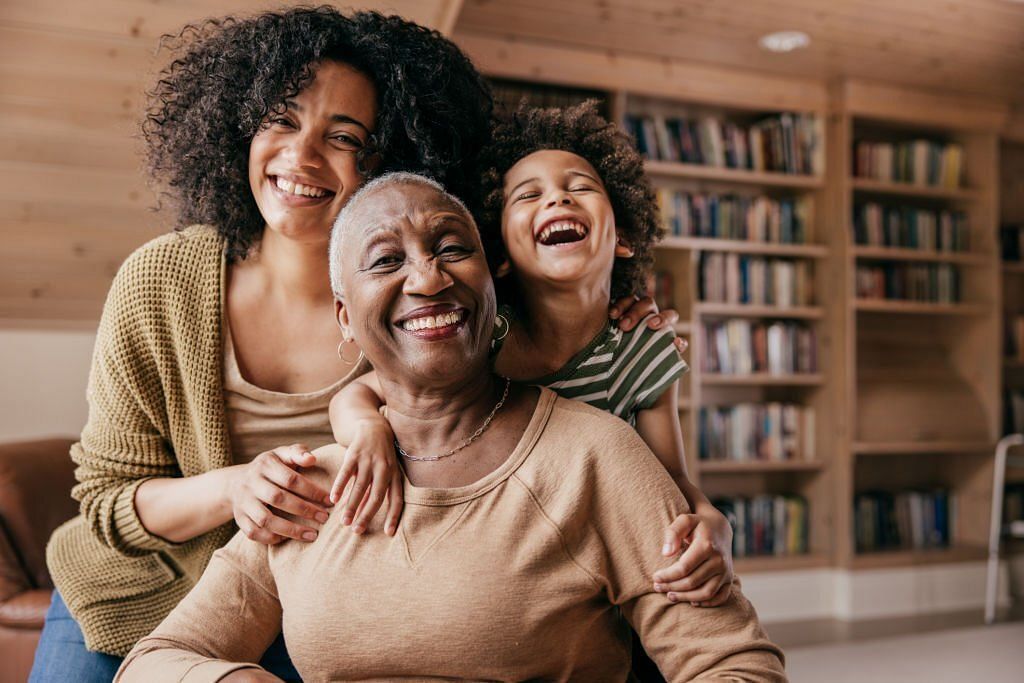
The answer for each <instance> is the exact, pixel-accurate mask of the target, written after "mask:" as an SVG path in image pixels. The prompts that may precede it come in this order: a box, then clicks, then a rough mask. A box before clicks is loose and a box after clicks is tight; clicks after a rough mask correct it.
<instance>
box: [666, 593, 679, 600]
mask: <svg viewBox="0 0 1024 683" xmlns="http://www.w3.org/2000/svg"><path fill="white" fill-rule="evenodd" d="M668 599H669V601H670V602H675V601H676V600H678V599H679V596H677V595H676V594H675V593H669V594H668Z"/></svg>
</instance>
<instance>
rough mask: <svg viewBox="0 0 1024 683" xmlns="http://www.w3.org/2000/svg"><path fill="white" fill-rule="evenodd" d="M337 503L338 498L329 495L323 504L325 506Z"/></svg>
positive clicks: (334, 495)
mask: <svg viewBox="0 0 1024 683" xmlns="http://www.w3.org/2000/svg"><path fill="white" fill-rule="evenodd" d="M337 502H338V497H337V495H336V494H333V493H332V494H331V495H329V496H327V497H325V498H324V504H325V505H334V504H335V503H337Z"/></svg>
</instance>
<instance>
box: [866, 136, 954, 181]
mask: <svg viewBox="0 0 1024 683" xmlns="http://www.w3.org/2000/svg"><path fill="white" fill-rule="evenodd" d="M963 156H964V152H963V147H961V146H960V145H958V144H956V143H943V142H937V141H935V140H910V141H907V142H898V143H891V142H871V141H864V140H862V141H859V142H857V143H856V144H855V156H854V164H855V167H854V174H855V175H856V176H857V177H858V178H871V179H873V180H880V181H883V182H896V183H911V184H913V185H923V186H928V187H945V188H949V189H955V188H958V187H960V176H961V174H962V170H963Z"/></svg>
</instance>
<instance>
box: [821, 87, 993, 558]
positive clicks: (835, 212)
mask: <svg viewBox="0 0 1024 683" xmlns="http://www.w3.org/2000/svg"><path fill="white" fill-rule="evenodd" d="M830 97H831V100H832V102H833V108H834V111H835V112H836V115H835V116H833V117H832V118H831V119H830V120H829V129H828V133H827V136H828V148H827V152H826V157H827V169H826V177H827V178H828V179H829V181H828V182H827V183H826V190H825V194H826V196H827V198H826V205H827V207H828V216H829V220H830V221H831V223H832V224H833V225H835V226H836V230H835V232H834V234H833V236H832V240H831V242H830V245H829V246H830V252H829V253H830V257H831V260H830V261H829V269H830V270H831V272H832V274H833V278H832V281H831V290H830V292H829V293H828V294H826V297H825V300H826V301H831V302H835V303H836V304H838V305H839V310H838V311H837V310H836V308H835V307H834V306H827V305H826V310H827V311H829V312H830V315H829V316H827V322H826V329H827V334H828V335H829V336H830V337H831V338H832V339H833V340H834V343H835V345H836V346H837V348H836V354H837V356H838V357H839V358H840V359H841V360H840V361H839V362H838V363H837V364H836V366H834V367H833V368H832V371H833V372H835V373H836V377H835V380H834V384H835V390H836V396H837V397H838V400H839V402H840V403H839V405H840V406H841V409H842V410H844V411H845V418H844V419H843V420H841V422H840V424H841V425H842V429H840V431H839V433H838V434H837V438H836V443H835V446H834V447H835V448H837V450H838V452H837V462H836V463H835V486H834V492H835V498H834V507H833V511H834V515H835V518H836V525H837V529H840V530H847V531H845V532H841V533H842V538H841V539H840V541H839V543H838V547H837V552H836V561H837V564H839V565H840V566H844V567H848V568H851V569H876V568H896V567H906V566H916V565H927V564H942V563H950V562H960V561H980V560H982V559H984V557H985V552H984V549H983V548H984V544H985V542H986V538H987V537H986V535H987V531H988V522H987V520H988V515H989V514H990V511H989V505H990V503H989V501H990V500H991V487H992V466H993V461H994V448H995V443H996V441H997V440H998V438H999V422H1000V417H1001V406H1000V382H1001V377H1002V374H1003V372H1002V368H1001V367H1000V366H1001V359H1000V357H999V355H998V354H997V353H994V351H995V349H998V348H1000V335H1001V330H1000V326H1001V323H1000V318H1001V311H1000V310H999V306H998V305H997V304H996V302H998V301H999V299H1000V295H999V292H998V273H999V272H1000V269H999V267H998V252H999V248H998V241H997V230H996V224H997V222H996V197H997V194H998V193H997V192H996V183H997V174H998V166H997V162H998V157H997V150H996V135H997V130H998V127H999V125H1001V121H1002V119H1001V118H1000V116H999V110H998V109H993V108H991V107H990V106H989V103H981V102H979V103H978V104H977V106H976V107H972V106H970V105H968V106H967V108H966V109H965V108H963V106H961V109H960V111H959V112H958V114H957V115H955V116H954V115H952V114H951V113H950V112H951V110H949V111H946V110H945V108H944V107H937V106H936V101H935V100H932V99H930V98H926V97H924V96H920V97H918V96H917V95H916V94H914V93H912V92H908V91H907V90H905V89H896V88H891V87H886V86H880V85H875V84H872V85H870V86H867V85H864V84H860V83H857V82H852V81H848V82H845V83H837V84H834V85H833V86H832V87H831V90H830ZM961 102H962V101H961ZM949 104H950V105H951V106H952V104H953V100H952V99H950V102H949ZM1003 114H1004V115H1005V110H1003ZM922 138H923V139H928V140H935V141H937V142H939V143H940V144H942V143H955V144H958V145H959V146H960V147H961V149H962V150H963V156H962V158H963V169H962V171H963V172H962V183H963V187H960V188H955V189H951V188H945V187H926V186H922V185H913V184H907V183H893V182H880V181H876V180H871V179H866V178H859V177H854V176H853V175H851V169H852V168H854V161H855V151H856V150H855V145H856V144H857V142H859V141H862V140H863V141H870V142H882V143H885V142H890V143H900V142H906V141H911V140H915V139H922ZM865 201H881V202H884V204H885V205H891V206H906V207H910V208H918V209H927V210H936V209H948V210H955V211H960V212H963V214H964V216H965V220H966V225H967V230H968V231H969V236H968V242H969V244H970V248H971V251H969V252H939V251H918V250H915V249H895V248H887V247H878V246H866V245H858V244H854V239H853V232H854V231H853V222H852V216H853V215H854V208H855V206H857V205H859V204H860V203H861V202H865ZM872 261H874V262H879V261H882V262H886V263H888V264H900V263H905V264H908V265H909V264H919V265H920V264H929V263H932V264H948V265H951V266H953V267H954V268H955V269H956V271H957V273H958V277H959V283H960V286H959V289H960V293H961V297H960V301H959V302H957V303H931V302H920V301H899V300H887V299H868V298H859V297H858V296H857V289H856V282H855V274H856V268H857V267H858V265H864V264H865V262H869V263H870V262H872ZM843 302H845V304H844V303H843ZM843 309H845V310H846V311H848V312H847V313H843V312H842V310H843ZM832 313H834V315H832ZM830 377H831V375H830ZM938 377H944V378H946V379H945V380H944V382H945V385H944V386H942V385H940V384H939V383H938V382H937V381H936V378H938ZM939 488H941V489H944V490H947V491H948V492H949V493H950V494H951V495H952V496H954V497H955V501H956V502H955V507H954V508H953V509H955V518H954V519H952V520H951V522H952V532H953V537H952V539H951V546H950V547H948V548H940V549H934V550H900V551H883V552H872V553H862V552H857V551H856V543H855V538H856V536H855V522H856V514H855V510H854V501H855V498H856V496H857V495H858V494H859V493H862V492H865V493H866V492H869V491H886V492H889V493H898V492H900V491H906V490H915V489H917V490H933V489H939Z"/></svg>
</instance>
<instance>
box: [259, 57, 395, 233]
mask: <svg viewBox="0 0 1024 683" xmlns="http://www.w3.org/2000/svg"><path fill="white" fill-rule="evenodd" d="M286 105H287V109H286V110H285V111H284V112H283V113H279V114H278V113H271V114H270V115H269V116H268V117H267V120H266V122H265V126H264V127H263V128H261V129H260V131H259V132H258V133H257V134H256V136H255V137H253V139H252V143H251V145H250V147H249V185H250V187H251V188H252V193H253V197H254V198H255V200H256V204H257V206H258V207H259V210H260V214H261V215H262V216H263V219H264V220H265V221H266V224H267V228H268V229H270V230H274V231H275V232H278V233H280V234H281V235H283V236H286V237H289V238H291V239H296V240H299V241H303V242H319V243H326V241H327V240H328V238H329V237H330V232H331V225H332V224H333V222H334V219H335V217H337V215H338V212H339V211H340V210H341V208H342V207H343V206H344V205H345V203H346V202H347V201H348V199H349V197H350V196H352V193H353V192H355V191H356V190H357V189H359V187H360V185H362V183H363V177H362V175H361V174H360V173H359V171H358V169H357V159H356V156H357V152H359V150H361V149H362V148H363V147H365V146H366V145H367V143H368V142H369V139H370V134H371V133H372V132H373V126H374V121H375V119H376V117H377V91H376V88H374V85H373V83H372V82H371V81H370V79H369V78H368V77H367V76H365V75H364V74H362V73H360V72H359V71H356V70H355V69H353V68H352V67H350V66H348V65H346V64H341V63H338V62H324V63H322V64H321V65H320V66H318V67H317V68H316V70H315V76H314V79H313V81H312V82H311V83H310V84H309V85H308V86H307V87H306V89H305V90H303V91H302V92H300V93H299V94H298V95H296V96H295V97H294V98H292V99H290V100H288V101H287V102H286Z"/></svg>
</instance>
